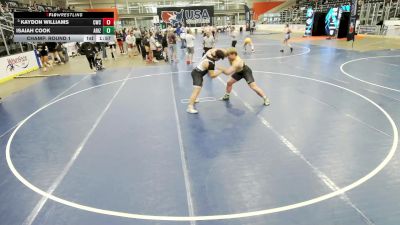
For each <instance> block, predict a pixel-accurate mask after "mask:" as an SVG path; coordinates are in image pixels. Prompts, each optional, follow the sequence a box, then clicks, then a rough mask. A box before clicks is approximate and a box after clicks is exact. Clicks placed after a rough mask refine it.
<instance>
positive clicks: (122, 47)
mask: <svg viewBox="0 0 400 225" xmlns="http://www.w3.org/2000/svg"><path fill="white" fill-rule="evenodd" d="M116 36H117V43H118V47H119V51H120V53H121V54H123V53H124V46H123V45H124V43H123V41H122V39H123V34H122V32H121V31H118V32H117V33H116Z"/></svg>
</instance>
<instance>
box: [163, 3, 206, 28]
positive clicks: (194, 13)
mask: <svg viewBox="0 0 400 225" xmlns="http://www.w3.org/2000/svg"><path fill="white" fill-rule="evenodd" d="M157 15H158V17H159V18H160V22H161V23H165V24H171V25H172V26H173V27H177V26H178V25H184V26H187V27H194V26H204V25H213V17H214V6H190V7H165V8H164V7H163V8H157Z"/></svg>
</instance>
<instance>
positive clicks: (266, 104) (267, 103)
mask: <svg viewBox="0 0 400 225" xmlns="http://www.w3.org/2000/svg"><path fill="white" fill-rule="evenodd" d="M270 104H271V102H270V101H269V98H267V97H265V98H264V105H265V106H269V105H270Z"/></svg>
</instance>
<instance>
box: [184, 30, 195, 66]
mask: <svg viewBox="0 0 400 225" xmlns="http://www.w3.org/2000/svg"><path fill="white" fill-rule="evenodd" d="M194 40H196V38H195V37H194V36H193V34H192V30H190V29H188V30H187V34H186V47H187V53H186V58H187V59H186V62H187V64H192V63H193V55H194Z"/></svg>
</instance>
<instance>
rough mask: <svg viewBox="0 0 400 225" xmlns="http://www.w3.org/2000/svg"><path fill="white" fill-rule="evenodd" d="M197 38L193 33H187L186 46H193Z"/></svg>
mask: <svg viewBox="0 0 400 225" xmlns="http://www.w3.org/2000/svg"><path fill="white" fill-rule="evenodd" d="M195 39H196V38H195V37H194V36H193V35H191V34H186V46H187V47H188V48H192V47H194V40H195Z"/></svg>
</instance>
